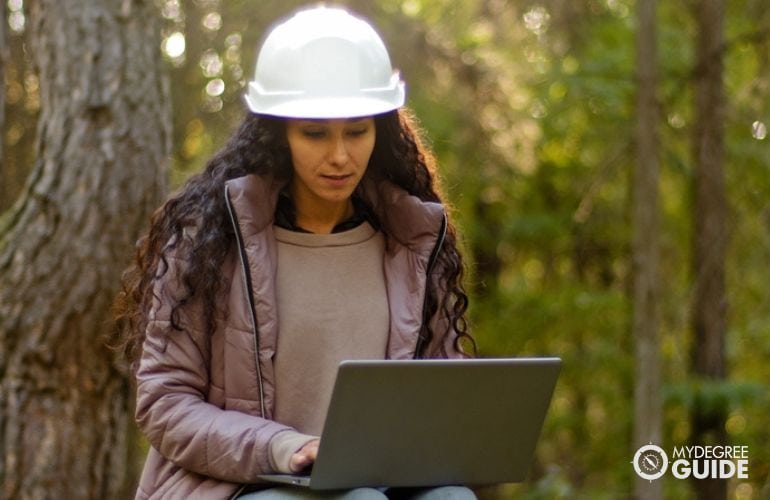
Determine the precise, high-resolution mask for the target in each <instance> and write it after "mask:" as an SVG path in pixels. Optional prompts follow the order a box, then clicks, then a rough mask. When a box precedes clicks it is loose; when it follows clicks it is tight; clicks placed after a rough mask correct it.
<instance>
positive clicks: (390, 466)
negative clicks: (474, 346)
mask: <svg viewBox="0 0 770 500" xmlns="http://www.w3.org/2000/svg"><path fill="white" fill-rule="evenodd" d="M560 366H561V360H560V359H559V358H514V359H472V360H466V359H464V360H405V361H400V360H384V361H344V362H342V363H341V364H340V367H339V371H338V373H337V380H336V382H335V385H334V391H333V393H332V398H331V402H330V403H329V409H328V412H327V415H326V422H325V425H324V430H323V433H322V436H321V446H320V448H319V450H318V457H317V459H316V462H315V464H314V465H313V467H312V472H311V473H309V474H308V475H288V474H270V475H264V476H261V478H262V479H265V480H268V481H276V482H280V483H287V484H293V485H298V486H308V487H310V488H312V489H319V490H321V489H340V488H354V487H359V486H371V487H382V486H385V487H406V486H439V485H454V484H463V485H468V486H472V485H485V484H497V483H507V482H519V481H523V480H525V479H526V477H527V474H528V471H529V467H530V464H531V462H532V457H533V455H534V451H535V444H536V443H537V440H538V437H539V435H540V430H541V428H542V425H543V420H544V419H545V415H546V411H547V410H548V406H549V403H550V400H551V395H552V394H553V390H554V386H555V385H556V379H557V377H558V373H559V369H560Z"/></svg>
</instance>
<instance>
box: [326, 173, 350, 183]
mask: <svg viewBox="0 0 770 500" xmlns="http://www.w3.org/2000/svg"><path fill="white" fill-rule="evenodd" d="M321 177H322V178H323V179H324V180H325V181H326V182H327V183H329V184H331V185H332V186H344V185H345V184H347V182H348V180H349V179H350V178H352V177H353V174H325V175H321Z"/></svg>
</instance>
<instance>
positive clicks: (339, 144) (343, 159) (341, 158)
mask: <svg viewBox="0 0 770 500" xmlns="http://www.w3.org/2000/svg"><path fill="white" fill-rule="evenodd" d="M330 147H331V151H330V160H331V163H333V164H335V165H344V164H345V163H347V161H348V158H349V155H348V148H347V144H345V138H344V137H342V136H334V137H333V138H332V144H331V146H330Z"/></svg>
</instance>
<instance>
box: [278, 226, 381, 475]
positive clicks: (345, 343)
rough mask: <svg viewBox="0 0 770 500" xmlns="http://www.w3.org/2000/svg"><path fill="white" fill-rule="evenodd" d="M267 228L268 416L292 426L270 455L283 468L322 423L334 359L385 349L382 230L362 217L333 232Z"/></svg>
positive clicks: (334, 369) (361, 356) (336, 362)
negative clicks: (272, 263) (271, 410)
mask: <svg viewBox="0 0 770 500" xmlns="http://www.w3.org/2000/svg"><path fill="white" fill-rule="evenodd" d="M274 230H275V236H276V240H277V242H278V243H277V244H278V271H277V276H276V291H277V300H278V311H279V314H278V316H279V335H278V344H277V347H276V354H275V360H274V363H275V365H274V366H275V380H276V388H275V389H276V395H275V414H274V419H275V420H276V421H277V422H280V423H282V424H286V425H289V426H291V427H293V428H294V429H296V430H297V432H294V431H284V432H281V433H279V434H277V435H276V436H275V437H274V438H273V439H272V440H271V442H270V458H271V462H272V465H273V467H274V468H275V469H276V470H278V471H282V472H289V465H288V464H289V459H290V458H291V455H292V454H293V453H294V452H296V451H297V450H298V449H299V448H301V447H302V446H303V445H304V444H305V443H307V442H308V441H310V440H312V439H314V438H315V437H316V436H320V434H321V431H322V430H323V424H324V419H325V417H326V410H327V407H328V405H329V400H330V399H331V392H332V388H333V385H334V380H335V377H336V375H337V366H338V365H339V363H340V361H342V360H345V359H383V358H384V357H385V353H386V348H387V341H388V328H389V317H388V300H387V291H386V288H385V279H384V275H383V268H382V265H383V264H382V263H383V256H384V252H385V238H384V236H383V234H382V233H381V232H378V231H375V230H374V228H372V226H371V225H369V224H368V223H363V224H361V225H359V226H357V227H355V228H353V229H350V230H348V231H343V232H340V233H333V234H310V233H301V232H294V231H289V230H286V229H282V228H280V227H277V226H276V227H275V228H274Z"/></svg>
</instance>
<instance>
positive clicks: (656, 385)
mask: <svg viewBox="0 0 770 500" xmlns="http://www.w3.org/2000/svg"><path fill="white" fill-rule="evenodd" d="M637 5H638V14H637V16H638V17H637V19H638V27H637V35H636V48H637V52H636V53H637V62H636V64H637V71H638V81H637V84H638V89H637V124H636V157H637V163H636V169H635V170H634V177H633V186H632V193H633V194H632V198H633V221H632V224H633V248H632V260H633V279H634V286H633V324H632V335H633V338H634V341H635V343H636V347H635V351H636V356H635V363H636V375H635V378H634V380H635V384H636V385H635V389H634V449H637V448H639V447H640V446H643V445H646V444H649V443H650V442H651V443H653V444H658V445H660V444H662V443H661V438H662V433H661V399H660V356H659V341H658V315H659V313H658V282H659V280H658V260H659V253H660V251H659V245H658V239H659V238H658V177H659V175H658V170H659V168H658V133H657V130H658V101H657V98H656V92H655V87H656V83H657V71H656V66H657V55H656V54H657V51H656V48H655V43H656V29H655V28H656V21H655V7H656V1H655V0H639V2H638V4H637ZM634 486H635V488H634V496H635V497H636V498H638V499H656V498H661V495H662V488H661V482H660V481H653V482H650V481H648V480H645V479H643V478H641V477H637V478H636V482H635V485H634Z"/></svg>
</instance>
